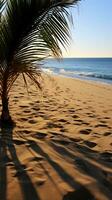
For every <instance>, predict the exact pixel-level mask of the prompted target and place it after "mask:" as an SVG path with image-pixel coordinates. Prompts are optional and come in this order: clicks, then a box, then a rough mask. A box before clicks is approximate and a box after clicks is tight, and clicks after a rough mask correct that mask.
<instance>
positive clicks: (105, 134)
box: [103, 132, 112, 136]
mask: <svg viewBox="0 0 112 200" xmlns="http://www.w3.org/2000/svg"><path fill="white" fill-rule="evenodd" d="M111 134H112V132H105V133H104V134H103V135H104V136H109V135H111Z"/></svg>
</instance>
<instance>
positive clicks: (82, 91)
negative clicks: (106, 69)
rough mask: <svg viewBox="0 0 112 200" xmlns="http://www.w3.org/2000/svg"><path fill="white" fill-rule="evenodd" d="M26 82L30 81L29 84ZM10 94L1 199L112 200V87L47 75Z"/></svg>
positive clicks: (0, 140) (0, 165) (1, 143)
mask: <svg viewBox="0 0 112 200" xmlns="http://www.w3.org/2000/svg"><path fill="white" fill-rule="evenodd" d="M28 82H29V81H28ZM29 84H30V85H29V93H27V92H26V90H25V88H24V87H23V83H22V81H21V79H18V81H17V82H16V83H15V85H14V88H13V89H12V91H11V93H10V112H11V115H12V118H13V120H14V121H15V122H16V126H15V127H14V128H13V129H11V128H10V129H2V130H1V132H0V199H1V200H94V199H95V200H108V199H109V200H111V199H112V86H110V85H106V84H100V83H94V82H90V81H82V80H75V79H71V78H64V77H59V76H58V77H51V78H50V77H47V76H46V77H45V76H44V82H43V90H42V92H40V91H38V90H36V89H35V87H34V86H33V85H32V84H31V83H30V82H29Z"/></svg>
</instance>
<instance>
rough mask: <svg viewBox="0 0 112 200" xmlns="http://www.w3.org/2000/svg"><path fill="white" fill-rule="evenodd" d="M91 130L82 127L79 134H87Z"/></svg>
mask: <svg viewBox="0 0 112 200" xmlns="http://www.w3.org/2000/svg"><path fill="white" fill-rule="evenodd" d="M91 131H92V130H91V129H89V128H88V129H82V130H80V133H81V134H84V135H89V134H90V133H91Z"/></svg>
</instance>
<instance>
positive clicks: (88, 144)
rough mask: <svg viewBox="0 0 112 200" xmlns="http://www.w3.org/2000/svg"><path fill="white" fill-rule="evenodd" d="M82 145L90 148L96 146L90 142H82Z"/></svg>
mask: <svg viewBox="0 0 112 200" xmlns="http://www.w3.org/2000/svg"><path fill="white" fill-rule="evenodd" d="M84 143H85V144H86V145H87V146H88V147H90V148H93V147H95V146H96V145H97V144H96V143H95V142H90V141H84Z"/></svg>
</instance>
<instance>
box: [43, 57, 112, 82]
mask: <svg viewBox="0 0 112 200" xmlns="http://www.w3.org/2000/svg"><path fill="white" fill-rule="evenodd" d="M43 64H44V65H43V68H42V69H43V71H45V72H47V73H50V74H55V75H63V76H67V77H72V78H79V79H85V80H92V81H99V82H105V83H109V84H112V58H63V59H61V60H59V61H57V60H56V59H47V60H46V61H44V63H43Z"/></svg>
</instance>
